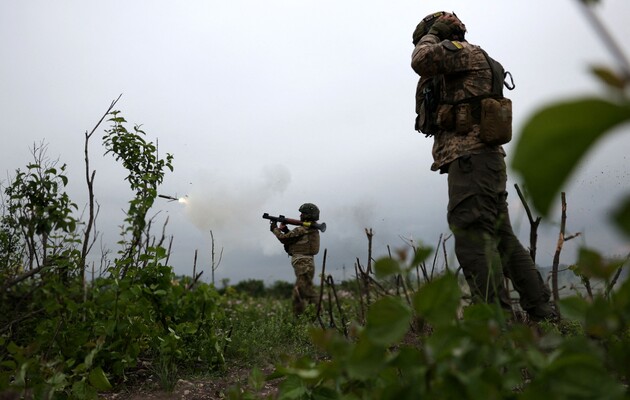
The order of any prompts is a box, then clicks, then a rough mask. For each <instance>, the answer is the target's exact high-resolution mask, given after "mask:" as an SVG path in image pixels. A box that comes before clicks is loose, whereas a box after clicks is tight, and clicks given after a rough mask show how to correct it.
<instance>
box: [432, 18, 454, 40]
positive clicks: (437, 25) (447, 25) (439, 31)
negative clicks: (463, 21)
mask: <svg viewBox="0 0 630 400" xmlns="http://www.w3.org/2000/svg"><path fill="white" fill-rule="evenodd" d="M456 30H457V31H458V32H459V27H458V26H456V25H455V24H454V23H452V22H451V21H450V20H447V19H442V18H440V19H438V20H437V21H435V22H434V23H433V26H432V27H431V29H429V34H431V35H435V36H437V37H438V38H439V39H440V40H447V39H452V38H453V36H455V32H456Z"/></svg>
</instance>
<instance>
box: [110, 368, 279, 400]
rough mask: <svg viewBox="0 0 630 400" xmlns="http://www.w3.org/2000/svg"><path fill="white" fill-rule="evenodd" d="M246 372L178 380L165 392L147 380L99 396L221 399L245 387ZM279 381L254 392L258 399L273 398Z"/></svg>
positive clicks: (139, 399)
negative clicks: (144, 382)
mask: <svg viewBox="0 0 630 400" xmlns="http://www.w3.org/2000/svg"><path fill="white" fill-rule="evenodd" d="M263 372H264V373H265V374H269V373H271V372H272V368H269V370H265V371H263ZM248 376H249V370H246V369H234V370H232V371H229V372H228V373H226V374H225V376H222V377H217V378H206V379H200V380H190V381H188V380H183V379H180V380H179V381H178V382H177V384H176V386H175V389H174V390H173V391H172V392H170V393H169V392H165V391H163V390H161V389H160V388H159V385H158V384H157V383H156V382H152V381H151V380H149V381H147V382H146V384H144V385H142V386H140V387H137V388H132V389H130V390H127V391H120V392H116V393H105V394H102V395H100V396H99V398H100V399H107V400H167V399H191V400H192V399H225V398H227V393H228V390H229V389H230V388H232V387H235V386H237V385H238V386H241V387H246V386H247V378H248ZM280 382H281V379H276V380H273V381H269V382H265V384H264V387H263V388H262V389H261V390H260V391H259V392H258V393H257V395H258V397H259V398H261V399H267V398H274V397H275V395H276V393H277V391H278V386H279V385H280Z"/></svg>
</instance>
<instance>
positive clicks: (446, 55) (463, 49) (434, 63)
mask: <svg viewBox="0 0 630 400" xmlns="http://www.w3.org/2000/svg"><path fill="white" fill-rule="evenodd" d="M470 49H471V48H470V46H469V45H467V44H464V43H462V42H458V41H455V40H453V41H451V40H443V41H440V39H439V38H438V37H437V36H435V35H432V34H427V35H425V36H424V37H423V38H422V39H420V42H418V45H417V46H416V47H415V49H414V50H413V53H412V55H411V68H413V70H414V71H416V73H417V74H418V75H420V76H422V77H429V76H433V75H441V74H450V73H454V72H460V71H465V70H468V69H469V68H470V66H469V65H468V62H467V58H468V57H470Z"/></svg>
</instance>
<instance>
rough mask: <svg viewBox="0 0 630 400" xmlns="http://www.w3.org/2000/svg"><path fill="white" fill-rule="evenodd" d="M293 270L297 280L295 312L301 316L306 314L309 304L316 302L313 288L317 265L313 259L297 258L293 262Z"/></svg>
mask: <svg viewBox="0 0 630 400" xmlns="http://www.w3.org/2000/svg"><path fill="white" fill-rule="evenodd" d="M293 270H294V271H295V278H296V281H295V287H294V289H293V310H294V312H295V313H296V314H298V315H299V314H301V313H303V312H304V309H305V308H306V305H307V304H313V303H314V302H315V289H314V287H313V277H314V274H315V263H314V260H313V257H312V256H311V257H296V258H295V259H294V260H293Z"/></svg>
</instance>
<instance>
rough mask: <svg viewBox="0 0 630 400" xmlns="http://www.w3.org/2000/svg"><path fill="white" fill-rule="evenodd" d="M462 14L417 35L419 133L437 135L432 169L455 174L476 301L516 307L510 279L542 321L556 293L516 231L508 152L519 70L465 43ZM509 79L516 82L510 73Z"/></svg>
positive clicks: (454, 192)
mask: <svg viewBox="0 0 630 400" xmlns="http://www.w3.org/2000/svg"><path fill="white" fill-rule="evenodd" d="M465 33H466V26H465V25H464V24H463V23H462V22H461V21H460V20H459V18H457V16H456V15H455V14H451V13H447V12H443V11H440V12H437V13H433V14H430V15H428V16H426V17H425V18H424V19H423V20H422V21H421V22H420V23H419V24H418V26H417V27H416V29H415V31H414V33H413V44H414V46H415V48H414V50H413V54H412V62H411V67H412V68H413V70H414V71H415V72H416V73H418V75H420V80H419V82H418V88H417V91H416V113H417V114H418V116H417V118H416V130H418V131H419V132H422V133H424V134H425V135H426V136H427V137H433V151H432V153H433V160H434V162H433V164H432V166H431V169H432V170H433V171H439V172H440V173H445V174H448V194H449V202H448V207H447V210H448V211H447V220H448V223H449V226H450V228H451V230H452V231H453V235H454V237H455V254H456V256H457V259H458V261H459V263H460V266H461V267H462V270H463V272H464V276H465V277H466V281H467V282H468V286H469V287H470V290H471V294H472V296H473V299H474V301H477V302H479V301H485V302H489V303H498V304H500V305H501V306H502V307H503V308H504V309H506V310H509V311H511V310H512V307H511V301H510V299H509V294H508V292H507V289H506V288H505V285H504V283H503V277H504V276H506V277H508V278H509V279H510V280H511V281H512V284H513V285H514V288H515V289H516V291H517V292H518V293H519V296H520V304H521V307H522V308H523V310H525V311H526V312H527V313H528V315H529V317H530V319H531V320H534V321H538V320H542V319H551V318H554V317H555V315H556V314H555V311H554V310H553V308H552V307H551V305H550V304H549V298H550V291H549V288H548V287H547V286H546V285H545V284H544V282H543V280H542V278H541V276H540V273H539V272H538V270H537V269H536V266H535V265H534V262H533V261H532V258H531V257H530V255H529V252H527V251H526V250H525V248H523V246H522V245H521V243H520V242H519V240H518V239H517V238H516V236H515V235H514V232H513V230H512V226H511V223H510V219H509V215H508V208H507V201H506V200H507V191H506V180H507V173H506V165H505V160H504V158H505V152H504V150H503V147H502V146H501V145H502V144H505V143H507V142H508V141H509V140H510V139H511V135H512V126H511V124H512V114H511V113H512V108H511V102H510V101H509V99H506V98H505V97H503V86H504V85H505V86H506V87H507V88H508V89H512V88H513V87H514V85H513V82H511V84H510V82H509V81H511V74H509V72H505V71H504V70H503V67H502V66H501V64H499V63H498V62H497V61H495V60H493V59H492V58H490V57H489V56H488V54H487V53H486V52H485V51H484V50H483V49H482V48H481V47H479V46H476V45H472V44H470V43H468V42H466V40H465ZM508 77H509V80H508V82H506V78H508Z"/></svg>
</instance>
